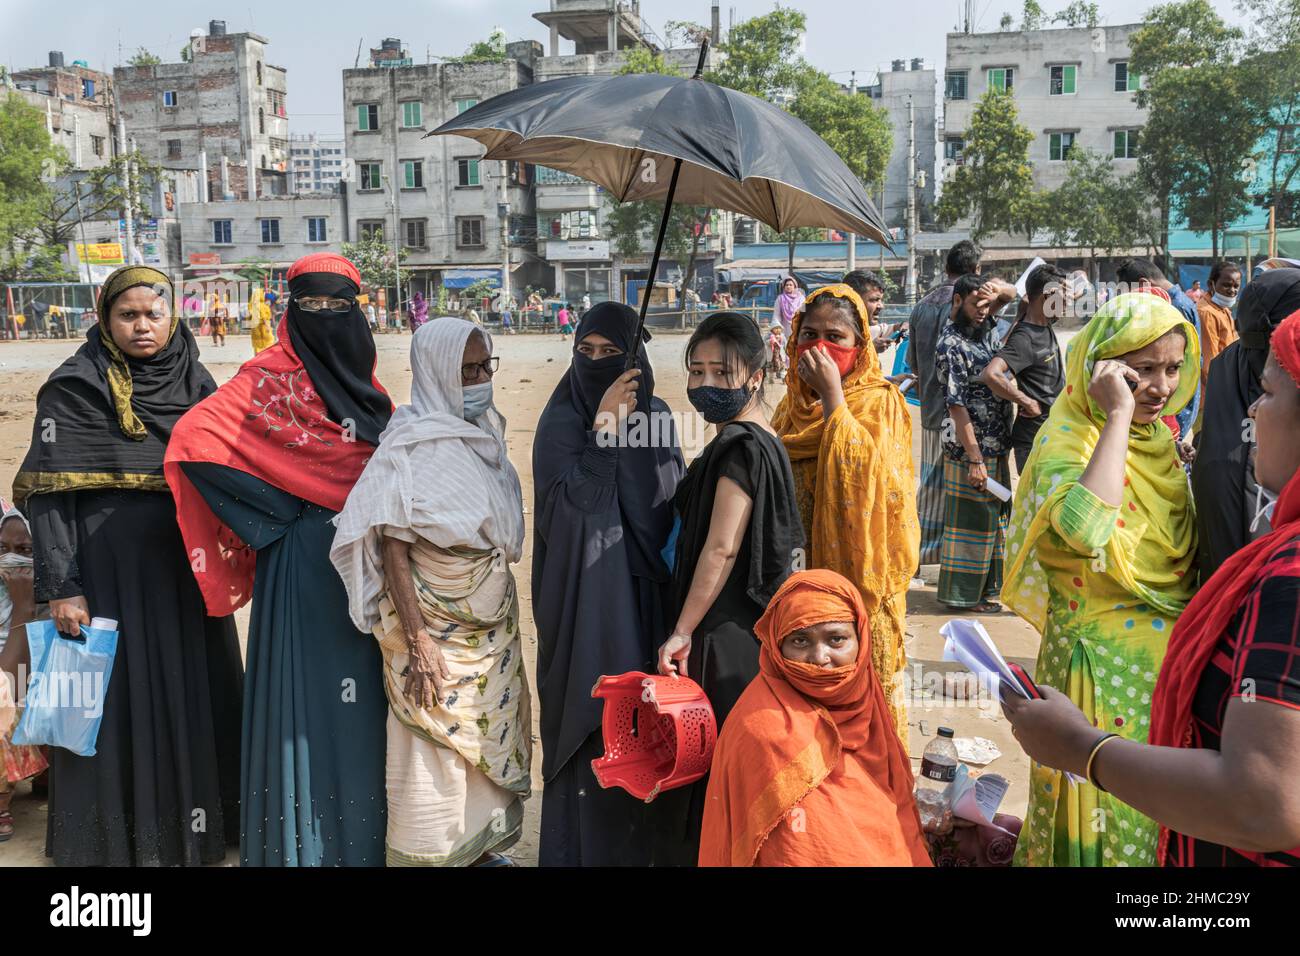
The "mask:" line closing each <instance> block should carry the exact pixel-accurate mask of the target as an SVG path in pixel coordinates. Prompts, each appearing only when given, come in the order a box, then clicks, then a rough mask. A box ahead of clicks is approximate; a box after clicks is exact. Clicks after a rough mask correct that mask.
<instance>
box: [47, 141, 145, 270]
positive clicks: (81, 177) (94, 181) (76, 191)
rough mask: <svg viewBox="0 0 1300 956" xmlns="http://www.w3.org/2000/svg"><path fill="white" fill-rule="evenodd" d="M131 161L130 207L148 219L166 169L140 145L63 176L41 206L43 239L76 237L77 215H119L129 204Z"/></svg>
mask: <svg viewBox="0 0 1300 956" xmlns="http://www.w3.org/2000/svg"><path fill="white" fill-rule="evenodd" d="M128 164H129V165H130V168H131V175H130V180H131V188H130V190H129V198H130V201H131V208H132V210H133V211H134V213H135V219H136V221H137V222H138V221H139V220H140V219H143V218H145V216H146V214H147V209H148V200H149V196H150V195H151V194H152V193H153V189H154V187H155V186H156V185H157V183H158V179H159V177H161V176H162V174H163V170H162V167H161V166H158V165H156V164H154V163H151V162H149V160H147V159H145V157H144V154H142V153H141V152H140V150H139V149H138V148H137V149H136V151H135V152H134V153H129V154H127V155H125V156H114V157H113V158H112V159H110V160H109V161H108V162H107V163H105V164H104V165H103V166H100V167H99V168H97V169H92V170H90V171H89V172H85V173H77V174H75V175H69V176H67V177H66V178H60V179H59V180H58V182H57V185H55V186H54V187H53V188H51V189H50V190H49V192H48V194H47V197H46V201H45V202H44V203H43V204H42V206H41V215H40V219H39V221H38V222H37V224H36V227H35V228H36V233H37V235H38V236H39V239H40V241H41V242H44V243H46V244H49V245H57V246H62V245H64V244H65V243H67V242H69V241H70V240H72V239H75V238H76V237H77V222H78V218H80V219H82V220H84V221H86V222H92V221H94V220H97V219H117V218H119V217H120V216H121V215H122V213H123V212H124V211H125V209H126V205H127V198H128V190H127V188H126V180H127V175H126V172H127V165H128ZM67 171H68V170H67V168H66V167H64V168H61V169H60V170H59V172H58V175H59V176H60V177H62V176H63V174H64V173H66V172H67ZM78 199H79V200H80V209H78Z"/></svg>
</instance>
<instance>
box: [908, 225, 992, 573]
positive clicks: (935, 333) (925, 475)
mask: <svg viewBox="0 0 1300 956" xmlns="http://www.w3.org/2000/svg"><path fill="white" fill-rule="evenodd" d="M944 268H945V271H946V272H947V277H946V278H945V279H944V280H943V282H941V283H939V284H938V285H937V286H935V287H934V288H933V289H931V290H930V291H929V293H927V294H926V296H925V297H924V298H923V299H921V301H920V302H918V303H917V304H916V306H915V307H914V308H913V309H912V316H911V318H910V319H909V320H908V329H909V335H908V340H907V367H908V368H909V369H911V370H912V371H913V372H915V373H916V386H917V387H916V393H917V396H918V397H919V398H920V401H921V470H920V474H919V478H920V481H919V483H918V486H917V490H916V511H917V517H918V518H919V519H920V522H921V564H938V563H939V550H940V548H941V547H942V545H943V442H942V441H941V439H940V433H941V432H942V430H943V423H944V420H945V419H947V417H948V405H947V402H946V401H945V399H944V390H943V387H942V386H941V385H940V384H939V381H938V378H937V377H936V370H935V362H934V357H935V347H936V346H937V345H938V342H939V333H940V332H942V331H943V327H944V326H945V325H947V324H948V320H949V318H950V317H951V316H952V287H953V284H954V283H955V282H956V281H957V279H958V278H960V277H961V276H964V275H974V274H978V273H979V271H980V247H979V246H977V245H975V243H973V242H971V241H970V240H969V239H963V240H962V241H961V242H959V243H957V244H956V245H955V246H953V247H952V248H951V249H949V250H948V257H947V260H946V262H945V263H944Z"/></svg>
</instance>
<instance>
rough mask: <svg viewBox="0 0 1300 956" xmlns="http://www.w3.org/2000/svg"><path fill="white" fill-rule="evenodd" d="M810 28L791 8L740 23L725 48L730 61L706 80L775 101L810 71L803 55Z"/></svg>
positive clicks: (780, 8) (803, 18) (784, 8)
mask: <svg viewBox="0 0 1300 956" xmlns="http://www.w3.org/2000/svg"><path fill="white" fill-rule="evenodd" d="M807 27H808V18H807V17H806V16H805V15H804V14H803V13H801V12H800V11H798V10H791V9H789V8H787V7H777V8H776V9H775V10H773V11H772V12H771V13H765V14H763V15H762V16H757V17H751V18H750V19H748V20H745V21H744V22H742V23H738V24H736V25H735V27H733V28H732V30H731V33H730V34H729V35H728V36H727V42H726V43H724V44H723V45H722V49H723V51H724V52H725V53H726V54H727V56H726V59H725V60H723V61H722V63H720V64H719V66H718V68H717V70H715V71H714V72H713V73H710V74H708V75H707V76H706V77H705V78H706V79H708V80H709V81H710V82H713V83H716V84H718V85H719V86H725V87H728V88H729V89H733V90H740V91H741V92H742V93H748V94H749V95H750V96H757V97H758V98H759V99H764V100H769V101H770V100H773V99H775V98H776V96H777V94H778V93H784V92H787V91H789V90H792V89H794V87H795V85H796V83H797V81H798V79H799V76H800V74H802V73H804V72H806V71H807V70H809V69H810V67H809V66H808V65H807V64H806V63H804V61H803V58H802V57H801V56H800V55H799V38H800V37H801V36H802V35H803V33H804V31H805V30H806V29H807Z"/></svg>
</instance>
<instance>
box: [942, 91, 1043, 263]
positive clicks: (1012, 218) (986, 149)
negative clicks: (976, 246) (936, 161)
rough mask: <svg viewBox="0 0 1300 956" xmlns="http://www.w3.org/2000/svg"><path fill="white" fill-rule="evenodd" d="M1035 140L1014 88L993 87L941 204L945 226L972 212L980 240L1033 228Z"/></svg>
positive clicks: (978, 111)
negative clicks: (1032, 149)
mask: <svg viewBox="0 0 1300 956" xmlns="http://www.w3.org/2000/svg"><path fill="white" fill-rule="evenodd" d="M1033 141H1034V134H1033V133H1031V132H1030V131H1029V130H1028V129H1027V128H1025V127H1024V126H1022V125H1021V124H1020V120H1019V114H1018V113H1017V111H1016V101H1015V98H1014V97H1013V96H1012V95H1011V94H1010V93H1009V92H1007V91H1005V90H998V89H990V90H989V91H988V92H987V93H985V94H984V95H983V96H982V97H980V101H979V103H978V104H977V105H976V107H975V113H974V115H972V117H971V122H970V128H969V130H968V131H967V133H966V145H965V147H964V149H963V151H962V155H963V157H964V161H963V163H962V165H960V166H958V167H957V169H956V171H955V172H954V173H953V176H952V178H951V179H949V181H948V182H947V183H946V184H945V185H944V189H943V195H942V196H941V197H940V199H939V202H938V203H937V204H936V205H935V215H936V216H937V217H938V219H939V220H940V222H941V223H943V224H944V226H945V228H946V227H949V226H951V225H953V224H954V223H956V222H957V220H959V219H965V218H967V217H969V218H970V219H971V235H972V237H973V238H974V239H975V240H976V241H978V240H980V239H983V238H985V237H986V236H989V235H992V234H993V233H995V232H1009V233H1014V232H1023V231H1026V229H1028V228H1032V225H1034V224H1033V223H1031V222H1030V220H1033V219H1036V218H1037V216H1036V212H1037V209H1036V206H1035V202H1034V181H1033V175H1032V173H1031V171H1030V165H1029V145H1030V144H1031V143H1032V142H1033ZM1039 224H1041V223H1039Z"/></svg>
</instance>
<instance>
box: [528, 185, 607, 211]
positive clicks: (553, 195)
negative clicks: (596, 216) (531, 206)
mask: <svg viewBox="0 0 1300 956" xmlns="http://www.w3.org/2000/svg"><path fill="white" fill-rule="evenodd" d="M600 202H601V194H600V191H599V187H598V186H596V185H595V184H594V183H589V182H587V181H586V180H585V179H581V180H578V181H577V182H576V183H573V184H570V185H565V186H543V185H542V184H541V182H540V181H539V182H538V185H537V199H536V203H537V211H538V212H563V211H565V210H567V209H599V208H600Z"/></svg>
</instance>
